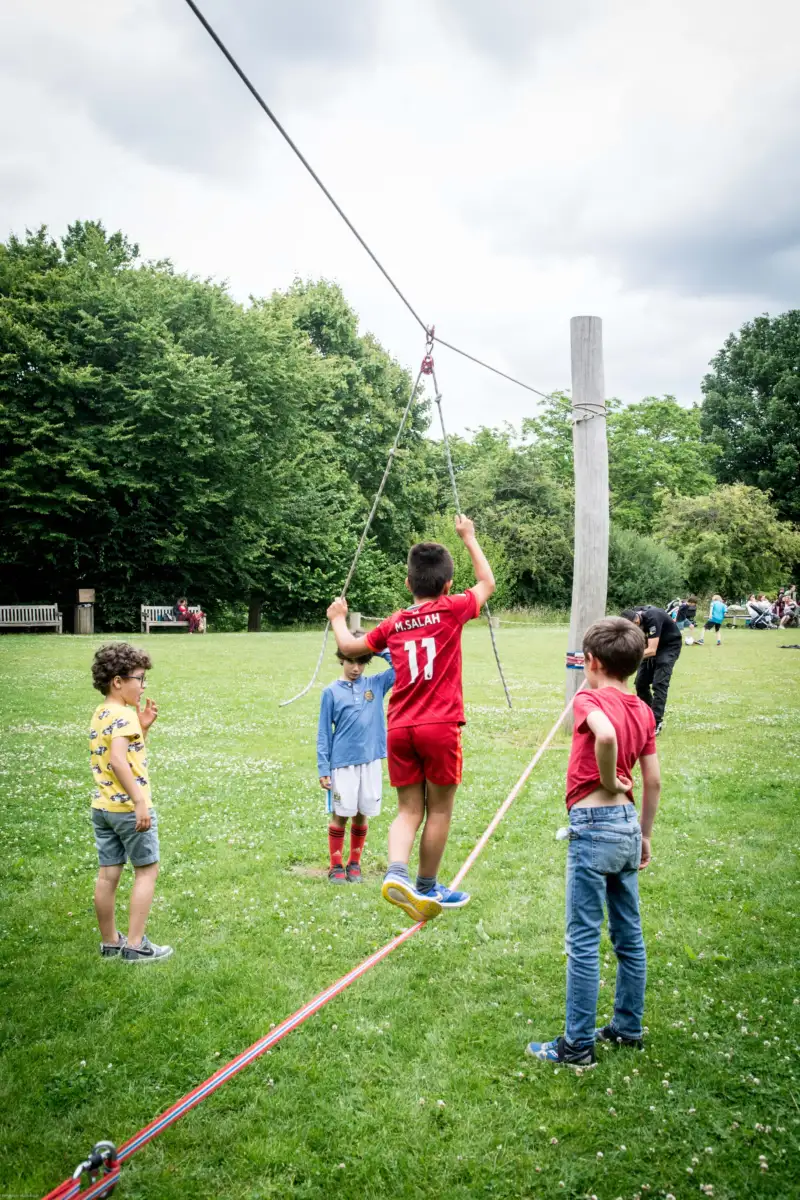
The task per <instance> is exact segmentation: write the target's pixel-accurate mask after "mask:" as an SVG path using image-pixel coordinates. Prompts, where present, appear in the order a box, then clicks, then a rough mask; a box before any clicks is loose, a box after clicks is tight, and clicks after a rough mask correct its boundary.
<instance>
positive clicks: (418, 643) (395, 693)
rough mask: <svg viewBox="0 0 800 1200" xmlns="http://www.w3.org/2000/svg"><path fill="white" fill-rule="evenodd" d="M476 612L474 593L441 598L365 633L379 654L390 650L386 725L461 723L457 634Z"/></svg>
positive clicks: (391, 727) (462, 717)
mask: <svg viewBox="0 0 800 1200" xmlns="http://www.w3.org/2000/svg"><path fill="white" fill-rule="evenodd" d="M479 612H480V608H479V606H478V600H477V597H476V595H475V593H474V592H472V591H466V592H464V593H462V594H461V595H460V596H440V597H439V598H438V600H426V601H425V603H424V604H412V605H411V607H410V608H404V609H401V610H400V612H396V613H393V614H392V616H391V617H387V618H386V620H385V621H381V623H380V625H378V626H377V628H375V629H373V630H371V631H370V632H369V633H368V634H367V645H368V646H369V648H370V650H374V651H375V652H376V653H378V652H379V651H381V650H385V649H386V648H387V647H388V648H389V653H390V654H391V656H392V666H393V667H394V669H395V676H396V678H395V684H394V688H393V689H392V695H391V699H390V700H389V712H388V725H389V728H390V729H399V728H401V727H402V726H404V725H425V724H428V725H430V724H440V723H443V722H448V723H450V724H453V723H455V724H458V725H463V724H464V697H463V695H462V692H461V630H462V629H463V627H464V626H465V625H466V623H467V621H471V620H472V618H473V617H477V616H478V614H479Z"/></svg>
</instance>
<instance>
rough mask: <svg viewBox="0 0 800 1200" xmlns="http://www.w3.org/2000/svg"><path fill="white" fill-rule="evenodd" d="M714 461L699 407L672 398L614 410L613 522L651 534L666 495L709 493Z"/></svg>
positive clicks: (611, 429) (610, 463)
mask: <svg viewBox="0 0 800 1200" xmlns="http://www.w3.org/2000/svg"><path fill="white" fill-rule="evenodd" d="M713 460H714V452H713V448H712V447H710V446H708V445H707V444H705V443H704V442H703V441H702V439H701V436H700V410H699V409H698V408H684V407H683V406H682V405H680V404H678V402H677V400H676V399H675V397H674V396H664V397H663V398H659V397H657V396H648V397H646V398H645V399H644V400H641V401H639V402H638V403H637V404H629V405H627V406H626V407H625V408H617V409H615V410H614V411H612V412H611V413H610V414H609V418H608V469H609V485H610V490H611V513H612V516H613V518H614V520H615V521H616V522H617V524H619V525H620V526H622V527H624V528H626V529H635V530H638V531H639V533H653V532H655V530H656V529H657V528H658V514H659V510H660V506H661V498H662V496H663V495H664V493H665V492H670V493H672V494H674V495H679V496H698V495H701V494H703V493H704V492H710V491H711V489H712V488H713V486H714V475H713V473H712V466H713ZM669 590H670V589H669V588H667V591H669Z"/></svg>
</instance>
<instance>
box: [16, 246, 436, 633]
mask: <svg viewBox="0 0 800 1200" xmlns="http://www.w3.org/2000/svg"><path fill="white" fill-rule="evenodd" d="M137 254H138V250H137V248H136V247H135V246H133V245H131V244H130V243H129V242H128V241H127V239H126V238H125V237H124V236H123V235H122V234H112V235H108V234H107V233H106V231H105V230H104V229H103V227H102V225H101V224H100V223H99V222H85V223H80V222H79V223H77V224H76V225H74V226H71V227H70V229H69V232H68V234H67V236H66V237H65V238H64V239H63V240H62V242H61V243H60V244H59V243H56V242H55V241H54V240H53V239H51V238H50V237H48V235H47V233H46V230H44V229H42V230H39V231H38V232H37V233H34V234H28V235H27V237H26V238H24V239H18V238H15V237H12V238H10V239H9V241H8V243H7V244H6V245H1V244H0V346H2V353H0V464H1V465H0V487H2V489H3V497H4V500H3V504H2V506H0V534H1V535H2V536H1V537H0V587H2V591H3V593H4V596H5V597H6V598H8V599H20V600H29V599H31V598H32V597H36V596H37V595H39V596H41V595H45V596H55V595H60V596H61V597H62V598H64V599H67V600H70V599H72V596H74V589H75V587H76V586H78V585H79V584H81V583H86V584H91V585H93V586H95V587H96V589H97V590H98V599H99V604H98V618H99V623H100V624H101V625H102V626H104V627H105V628H123V629H124V628H128V629H130V628H133V627H135V625H136V623H138V622H137V617H138V612H137V610H138V606H139V604H141V603H142V602H145V601H150V602H164V601H166V600H169V599H171V598H172V597H174V595H175V594H176V593H177V592H184V591H185V592H187V593H192V594H193V596H194V598H196V599H197V600H198V601H199V602H200V603H202V604H203V605H204V606H205V607H206V608H207V609H208V610H209V611H210V612H211V613H212V616H213V612H214V606H215V605H217V604H220V605H224V604H229V603H232V602H242V601H247V600H250V601H252V602H253V603H252V609H251V611H252V610H255V612H256V614H257V613H258V610H259V608H260V605H261V603H262V601H263V598H265V597H269V607H270V610H271V612H272V614H273V616H274V618H276V619H282V620H285V619H297V618H299V617H308V616H311V615H312V614H318V613H319V612H320V609H321V607H322V606H323V601H326V600H328V599H329V598H330V596H331V595H333V594H334V592H335V591H336V590H337V588H338V587H340V585H341V582H342V579H343V578H344V575H345V572H346V570H347V567H348V565H349V563H350V560H351V558H352V555H353V552H354V550H355V547H356V544H357V541H358V537H359V536H360V533H361V529H362V528H363V523H364V519H365V517H366V514H367V512H368V510H369V506H370V505H371V503H372V497H373V493H374V491H375V489H376V488H377V484H378V480H379V479H380V476H381V474H382V472H383V469H384V465H385V462H386V457H387V454H388V450H389V446H390V445H391V442H392V441H393V439H394V436H395V432H396V428H397V425H398V423H399V420H400V413H401V411H402V408H403V407H404V405H405V403H406V401H407V399H408V389H409V388H410V386H411V382H410V379H409V377H408V374H407V373H406V372H404V371H403V370H402V369H401V368H400V367H399V366H398V365H397V363H395V362H394V361H393V360H392V359H391V358H390V356H389V355H387V354H386V352H385V351H384V350H383V349H382V348H381V347H380V346H379V344H378V343H377V342H376V341H375V339H374V338H372V337H370V336H366V337H359V336H358V333H357V322H356V318H355V314H353V313H352V310H350V309H349V308H348V306H347V305H346V303H345V301H344V298H343V297H342V296H341V292H340V291H339V290H338V289H337V288H335V287H333V286H332V285H328V284H325V283H321V284H303V285H299V284H297V285H295V287H294V288H292V289H291V290H290V292H289V293H288V294H287V295H276V296H274V297H273V298H272V299H271V300H268V301H253V302H252V303H251V304H250V305H249V306H248V307H246V308H245V307H243V306H242V305H239V304H237V303H235V302H234V301H233V300H232V299H231V297H230V296H229V295H228V293H227V291H226V289H225V288H224V287H223V286H220V285H217V284H214V283H212V282H209V281H203V280H198V279H194V278H191V277H188V276H185V275H181V274H179V273H176V272H175V271H174V270H173V268H172V266H171V264H170V263H168V262H159V263H140V262H139V261H138V259H137ZM426 420H427V416H426V412H425V409H424V406H422V405H418V406H417V408H416V410H415V412H414V414H413V419H412V422H411V425H410V429H409V432H408V436H407V438H406V439H405V440H404V443H403V449H402V451H401V453H400V454H398V456H397V461H396V463H395V468H394V471H393V472H392V476H391V477H390V482H389V487H388V488H387V493H386V500H385V503H384V505H382V506H381V508H380V510H379V513H378V517H377V519H376V522H375V526H374V532H373V538H372V540H371V542H370V545H369V547H368V548H367V551H366V552H365V554H364V556H363V558H362V562H361V564H360V566H359V570H358V573H357V575H356V578H355V579H354V581H353V598H354V601H357V602H358V603H359V604H362V605H364V606H365V607H367V606H369V607H371V608H375V607H377V608H379V609H380V608H381V607H383V606H384V604H387V603H389V598H390V597H391V595H392V593H393V589H394V576H393V575H392V570H391V567H390V565H393V564H394V563H395V562H398V561H401V560H402V558H403V557H404V556H405V553H406V550H407V547H408V544H409V541H410V540H411V533H412V531H413V529H414V528H415V526H416V525H417V524H421V523H423V522H424V519H425V515H426V514H427V513H428V512H429V511H430V510H431V508H432V507H433V503H434V500H433V498H434V495H435V488H434V486H433V483H432V481H431V478H430V469H429V464H428V462H427V458H426V455H425V453H424V452H419V453H418V451H420V450H421V447H422V445H423V432H424V429H425V424H426Z"/></svg>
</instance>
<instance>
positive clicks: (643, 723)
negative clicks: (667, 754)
mask: <svg viewBox="0 0 800 1200" xmlns="http://www.w3.org/2000/svg"><path fill="white" fill-rule="evenodd" d="M593 709H599V710H600V712H602V713H605V715H606V716H607V717H608V719H609V721H610V722H611V724H612V725H613V726H614V729H615V731H616V734H617V774H618V775H627V776H628V778H632V775H631V772H632V771H633V766H634V763H636V762H638V760H639V759H640V758H641V757H642V755H643V754H655V752H656V721H655V717H654V716H653V710H652V708H649V707H648V706H647V705H646V704H645V702H644V700H640V699H639V697H638V696H634V695H632V694H631V693H630V692H621V691H620V690H619V688H615V687H604V688H597V689H590V688H583V689H582V690H581V691H580V692H578V694H577V695H576V697H575V704H574V713H575V728H574V731H573V734H572V750H571V752H570V756H569V765H568V766H567V811H569V809H571V808H572V806H573V804H577V802H578V801H579V800H582V799H583V798H584V796H588V795H589V793H590V792H593V791H594V790H595V788H598V787H600V772H599V771H598V769H597V759H596V758H595V753H594V734H593V733H592V731H591V729H590V728H589V726H588V724H587V723H586V718H587V717H588V715H589V713H590V712H591V711H592V710H593ZM626 794H627V797H628V799H629V800H630V801H631V803H633V791H630V792H627V793H626Z"/></svg>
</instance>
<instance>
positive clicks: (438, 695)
mask: <svg viewBox="0 0 800 1200" xmlns="http://www.w3.org/2000/svg"><path fill="white" fill-rule="evenodd" d="M456 532H457V533H458V536H459V537H460V538H461V540H462V541H463V543H464V545H465V546H466V548H467V551H468V552H469V556H470V558H471V559H472V565H473V568H474V570H475V579H476V583H475V584H474V585H473V586H472V587H471V588H469V589H468V590H467V591H466V592H464V593H462V594H461V595H457V596H451V595H450V589H451V587H452V585H453V559H452V556H451V554H450V552H449V551H448V550H447V548H446V547H445V546H442V545H440V544H439V543H438V542H418V543H417V544H416V545H415V546H412V547H411V549H410V551H409V553H408V577H407V579H406V586H407V588H408V590H409V591H410V592H411V594H412V596H413V598H414V603H413V604H412V605H410V606H409V607H408V608H405V609H401V610H400V611H399V612H396V613H393V614H392V616H391V617H387V619H386V620H385V621H382V622H381V624H380V625H378V626H377V627H376V628H375V629H373V630H371V631H370V633H368V634H367V635H366V637H361V638H357V637H354V636H353V635H352V634H350V633H349V632H348V629H347V622H346V620H345V617H346V614H347V604H346V602H345V601H344V600H342V599H339V600H334V601H333V603H332V604H331V606H330V607H329V609H328V618H329V620H330V622H331V625H332V627H333V632H334V634H335V636H336V641H337V643H338V646H339V649H340V650H341V652H342V653H343V654H345V655H348V656H356V655H359V654H364V653H366V652H375V653H379V652H380V651H382V650H385V649H387V648H388V649H389V651H390V653H391V656H392V663H393V665H394V669H395V672H396V680H395V685H394V689H393V691H392V696H391V699H390V700H389V713H388V724H389V735H388V759H389V779H390V780H391V783H392V786H393V787H395V788H397V804H398V813H397V817H396V818H395V820H394V821H393V822H392V825H391V828H390V830H389V869H388V871H387V873H386V877H385V879H384V882H383V888H382V889H381V890H382V894H383V897H384V899H385V900H388V901H389V902H390V903H391V904H396V905H397V906H398V907H399V908H402V909H403V911H404V912H406V913H408V915H409V916H410V917H411V918H412V920H414V921H422V920H429V919H430V918H431V917H435V916H438V915H439V913H441V911H442V909H443V908H447V909H449V908H461V907H462V906H463V905H465V904H467V903H468V902H469V896H468V895H467V893H466V892H459V891H451V889H450V888H447V887H445V886H444V885H443V884H441V883H439V882H438V881H437V878H436V876H437V872H438V870H439V865H440V863H441V861H442V855H443V854H444V850H445V846H446V845H447V836H448V833H449V830H450V820H451V818H452V814H453V802H454V800H455V795H456V789H457V788H458V785H459V783H460V782H461V726H462V725H464V723H465V721H464V699H463V695H462V682H461V633H462V630H463V627H464V625H465V624H466V623H467V621H471V620H472V619H473V618H474V617H477V616H478V614H479V613H480V611H481V608H482V607H483V605H484V604H485V603H486V601H487V600H488V599H489V597H490V596H491V595H492V593H493V592H494V575H493V574H492V568H491V567H490V566H489V563H488V562H487V561H486V556H485V555H484V553H483V551H482V550H481V548H480V546H479V545H478V540H477V538H476V537H475V526H474V525H473V523H472V521H470V519H469V518H468V517H465V516H463V514H462V515H460V516H457V517H456ZM423 822H424V828H423V831H422V837H421V839H420V846H419V869H418V874H417V878H416V883H415V884H414V885H412V884H411V881H410V879H409V874H408V860H409V858H410V857H411V851H412V849H413V846H414V841H415V838H416V836H417V831H418V830H419V828H420V826H421V825H423Z"/></svg>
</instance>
